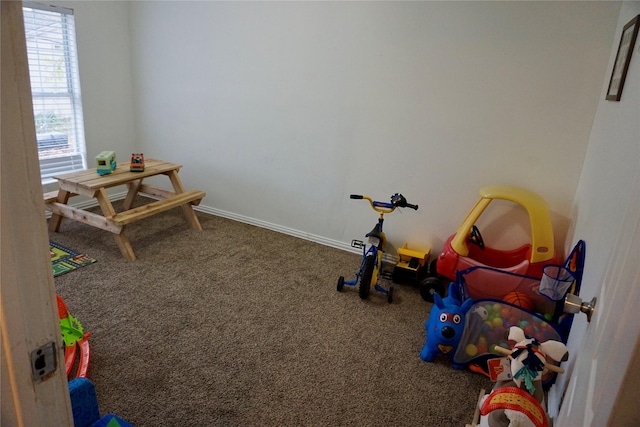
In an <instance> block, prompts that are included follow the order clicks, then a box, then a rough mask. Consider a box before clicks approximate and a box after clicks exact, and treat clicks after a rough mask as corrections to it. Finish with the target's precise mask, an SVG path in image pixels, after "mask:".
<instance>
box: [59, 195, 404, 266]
mask: <svg viewBox="0 0 640 427" xmlns="http://www.w3.org/2000/svg"><path fill="white" fill-rule="evenodd" d="M126 196H127V192H126V191H123V192H120V193H114V194H111V195H109V200H111V201H112V202H113V201H117V200H122V199H124V198H125V197H126ZM147 197H150V196H147ZM71 206H73V207H76V208H79V209H87V208H92V207H95V206H98V202H97V201H96V200H95V199H91V200H85V201H83V202H79V203H72V204H71ZM193 209H194V210H196V211H199V212H203V213H206V214H210V215H214V216H219V217H222V218H226V219H230V220H232V221H238V222H242V223H244V224H249V225H254V226H256V227H260V228H265V229H267V230H271V231H275V232H277V233H283V234H286V235H289V236H293V237H297V238H299V239H303V240H308V241H310V242H314V243H318V244H321V245H324V246H329V247H331V248H335V249H340V250H343V251H346V252H350V253H354V254H361V253H362V252H361V251H360V249H357V248H353V247H351V245H350V244H347V243H345V242H341V241H339V240H334V239H328V238H326V237H323V236H318V235H317V234H311V233H306V232H304V231H300V230H296V229H294V228H289V227H283V226H281V225H278V224H273V223H271V222H267V221H262V220H259V219H256V218H251V217H248V216H244V215H239V214H236V213H233V212H228V211H224V210H222V209H216V208H213V207H211V206H204V205H199V206H194V207H193ZM46 217H47V218H51V212H49V211H47V212H46ZM382 260H383V261H384V262H387V263H392V264H395V263H396V262H398V257H396V256H392V255H390V254H388V253H385V254H384V257H383V258H382Z"/></svg>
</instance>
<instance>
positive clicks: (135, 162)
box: [129, 153, 144, 172]
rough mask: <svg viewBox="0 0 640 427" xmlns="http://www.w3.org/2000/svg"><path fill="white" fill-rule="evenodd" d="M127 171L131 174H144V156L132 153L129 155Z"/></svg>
mask: <svg viewBox="0 0 640 427" xmlns="http://www.w3.org/2000/svg"><path fill="white" fill-rule="evenodd" d="M129 170H130V171H131V172H144V154H142V153H137V154H136V153H134V154H132V155H131V163H130V164H129Z"/></svg>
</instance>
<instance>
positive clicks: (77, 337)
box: [56, 295, 91, 378]
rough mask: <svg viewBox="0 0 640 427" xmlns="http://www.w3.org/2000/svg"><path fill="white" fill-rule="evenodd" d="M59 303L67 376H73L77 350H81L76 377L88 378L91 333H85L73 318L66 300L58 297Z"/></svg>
mask: <svg viewBox="0 0 640 427" xmlns="http://www.w3.org/2000/svg"><path fill="white" fill-rule="evenodd" d="M56 300H57V303H58V317H59V318H60V331H61V333H62V341H63V342H64V344H65V348H64V367H65V371H66V373H67V376H69V375H70V374H71V370H72V369H73V365H74V364H75V359H76V350H77V349H78V348H79V349H80V360H79V362H78V371H77V374H76V377H82V378H86V376H87V371H88V370H89V360H90V356H91V352H90V348H89V337H90V336H91V334H90V333H84V331H83V328H82V325H81V324H80V322H79V321H78V319H76V318H75V317H73V316H72V315H71V314H70V313H69V310H68V309H67V305H66V304H65V302H64V300H63V299H62V298H61V297H60V296H59V295H56Z"/></svg>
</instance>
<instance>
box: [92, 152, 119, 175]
mask: <svg viewBox="0 0 640 427" xmlns="http://www.w3.org/2000/svg"><path fill="white" fill-rule="evenodd" d="M116 166H117V163H116V152H115V151H103V152H102V153H100V154H98V155H97V156H96V172H98V175H109V174H110V173H111V172H112V171H114V170H115V168H116Z"/></svg>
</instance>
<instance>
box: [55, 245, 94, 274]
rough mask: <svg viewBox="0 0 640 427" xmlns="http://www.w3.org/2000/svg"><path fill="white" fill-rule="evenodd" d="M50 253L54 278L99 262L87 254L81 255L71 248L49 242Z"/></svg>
mask: <svg viewBox="0 0 640 427" xmlns="http://www.w3.org/2000/svg"><path fill="white" fill-rule="evenodd" d="M49 251H50V252H51V268H52V269H53V277H56V276H60V275H61V274H65V273H68V272H70V271H74V270H77V269H79V268H81V267H84V266H85V265H89V264H93V263H94V262H97V260H96V259H95V258H91V257H90V256H88V255H86V254H80V253H78V252H75V251H72V250H71V249H69V248H65V247H64V246H62V245H60V244H58V243H55V242H52V241H49Z"/></svg>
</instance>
